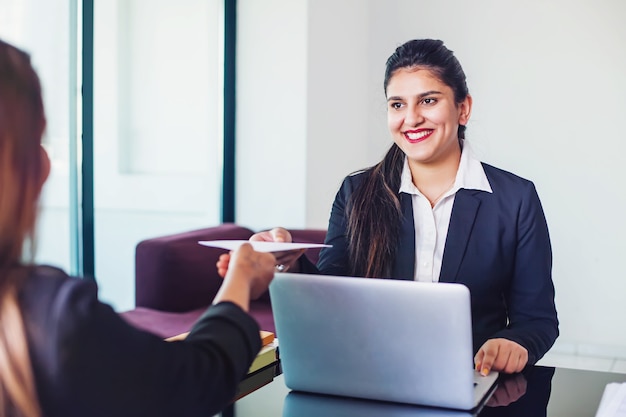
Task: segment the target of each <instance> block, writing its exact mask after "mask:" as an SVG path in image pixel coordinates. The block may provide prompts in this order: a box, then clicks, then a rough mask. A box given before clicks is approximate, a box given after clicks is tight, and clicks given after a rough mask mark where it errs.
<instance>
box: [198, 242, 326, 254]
mask: <svg viewBox="0 0 626 417" xmlns="http://www.w3.org/2000/svg"><path fill="white" fill-rule="evenodd" d="M198 243H199V244H201V245H204V246H210V247H214V248H222V249H228V250H235V249H237V248H238V247H239V246H241V244H242V243H249V244H251V245H252V248H254V250H255V251H258V252H283V251H288V250H296V249H309V248H329V247H331V246H332V245H324V244H322V243H297V242H291V243H287V242H257V241H250V240H201V241H199V242H198Z"/></svg>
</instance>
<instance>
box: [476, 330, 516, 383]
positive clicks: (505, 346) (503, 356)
mask: <svg viewBox="0 0 626 417" xmlns="http://www.w3.org/2000/svg"><path fill="white" fill-rule="evenodd" d="M527 363H528V350H526V348H525V347H523V346H522V345H520V344H518V343H515V342H513V341H512V340H509V339H503V338H498V339H489V340H487V341H486V342H485V343H484V344H483V345H482V346H481V347H480V349H478V353H476V356H474V364H475V366H476V370H477V371H480V373H481V374H483V375H487V374H489V372H491V370H494V371H498V372H504V373H505V374H512V373H515V372H521V371H522V369H524V367H525V366H526V364H527Z"/></svg>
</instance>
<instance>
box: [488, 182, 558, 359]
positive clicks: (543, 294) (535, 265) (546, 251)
mask: <svg viewBox="0 0 626 417" xmlns="http://www.w3.org/2000/svg"><path fill="white" fill-rule="evenodd" d="M517 229H518V230H517V235H518V244H517V248H516V254H515V268H514V271H513V277H512V280H511V285H510V288H509V290H508V292H507V293H506V294H505V300H506V304H507V306H508V316H509V324H508V326H507V328H506V329H503V330H501V331H499V332H497V333H496V334H495V335H493V336H492V337H493V338H496V337H504V338H507V339H510V340H513V341H515V342H516V343H518V344H520V345H522V346H524V347H525V348H526V349H527V350H528V364H529V365H532V364H534V363H536V362H537V361H538V360H539V359H541V357H543V355H544V354H545V353H546V352H547V351H548V350H549V349H550V347H552V345H553V344H554V341H555V340H556V338H557V337H558V335H559V321H558V319H557V312H556V306H555V302H554V297H555V293H554V284H553V282H552V249H551V245H550V236H549V233H548V225H547V223H546V219H545V216H544V213H543V209H542V206H541V202H540V200H539V196H538V195H537V191H536V189H535V187H534V185H533V184H532V183H528V186H527V187H526V190H525V196H524V198H523V204H522V206H521V207H520V210H519V215H518V224H517Z"/></svg>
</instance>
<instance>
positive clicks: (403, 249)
mask: <svg viewBox="0 0 626 417" xmlns="http://www.w3.org/2000/svg"><path fill="white" fill-rule="evenodd" d="M483 168H484V170H485V174H486V175H487V178H488V180H489V184H490V185H491V188H492V191H493V193H488V192H484V191H478V190H466V189H461V190H459V191H458V192H457V193H456V196H455V199H454V205H453V208H452V215H451V219H450V226H449V229H448V236H447V239H446V244H445V248H444V254H443V260H442V266H441V273H440V278H439V281H440V282H459V283H462V284H465V285H466V286H467V287H468V288H469V290H470V293H471V304H472V322H473V335H474V351H475V352H477V351H478V349H479V348H480V346H482V344H483V343H484V342H485V341H486V340H487V339H491V338H499V337H502V338H506V339H510V340H513V341H515V342H517V343H519V344H520V345H522V346H524V347H525V348H526V349H527V350H528V356H529V357H528V363H529V364H534V363H535V362H536V361H537V360H539V359H540V358H541V357H542V356H543V355H544V354H545V353H546V352H547V351H548V349H550V347H551V346H552V345H553V343H554V341H555V340H556V338H557V336H558V334H559V331H558V319H557V313H556V307H555V304H554V285H553V283H552V249H551V246H550V237H549V234H548V226H547V224H546V219H545V216H544V213H543V209H542V207H541V202H540V201H539V196H538V195H537V191H536V190H535V186H534V184H533V183H532V182H530V181H528V180H525V179H523V178H520V177H518V176H516V175H514V174H511V173H510V172H506V171H503V170H501V169H498V168H495V167H492V166H490V165H487V164H484V163H483ZM364 175H365V174H364V173H363V172H361V173H357V174H354V175H351V176H348V177H346V178H345V179H344V181H343V184H342V186H341V188H340V189H339V191H338V193H337V196H336V198H335V201H334V203H333V207H332V211H331V215H330V221H329V225H328V233H327V236H326V242H325V243H327V244H329V245H332V247H331V248H324V249H323V250H322V252H321V253H320V259H319V262H318V264H317V268H316V269H317V271H316V270H312V269H311V268H310V266H309V267H308V268H307V266H306V265H303V272H319V273H322V274H326V275H343V276H345V275H349V268H348V262H349V260H348V251H347V245H348V242H347V239H346V224H347V218H346V204H347V202H348V200H349V198H350V196H351V195H352V192H353V190H354V189H355V188H356V187H357V186H358V185H359V184H360V183H361V181H362V180H363V178H364ZM399 198H400V201H401V206H402V213H403V219H402V227H401V236H400V238H399V242H398V248H397V252H396V259H395V266H394V268H393V273H392V276H391V277H388V278H393V279H406V280H413V279H414V275H415V265H416V259H415V226H414V221H413V207H412V200H411V196H410V195H409V194H405V193H400V194H399ZM381 221H382V219H381ZM382 278H385V277H382Z"/></svg>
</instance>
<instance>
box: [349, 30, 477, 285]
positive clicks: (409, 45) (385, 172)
mask: <svg viewBox="0 0 626 417" xmlns="http://www.w3.org/2000/svg"><path fill="white" fill-rule="evenodd" d="M402 68H425V69H428V70H430V71H431V72H432V73H433V74H434V75H435V76H437V77H438V78H439V79H440V80H441V82H443V83H444V84H446V85H447V86H448V87H450V88H451V89H452V91H453V92H454V99H455V101H456V102H457V103H461V102H462V101H463V100H465V98H466V97H467V96H468V94H469V92H468V89H467V84H466V81H465V73H464V72H463V69H462V68H461V64H460V63H459V61H458V60H457V59H456V57H455V56H454V54H453V53H452V51H450V50H449V49H448V48H446V47H445V46H444V44H443V42H442V41H440V40H434V39H415V40H411V41H408V42H406V43H404V44H402V45H401V46H399V47H398V48H397V49H396V50H395V52H394V53H393V54H392V55H391V56H390V57H389V59H387V64H386V69H385V80H384V89H385V95H386V94H387V85H388V84H389V80H390V79H391V77H393V75H394V74H395V73H396V71H398V70H399V69H402ZM458 138H459V140H462V139H464V138H465V126H459V130H458ZM403 166H404V152H402V150H401V149H400V148H399V147H398V146H397V145H396V144H393V145H392V146H391V148H390V149H389V151H388V152H387V154H386V155H385V157H384V158H383V160H382V161H380V162H379V163H378V164H376V165H374V166H373V167H371V168H369V169H367V170H366V171H365V172H364V173H363V174H362V175H364V179H363V182H362V183H361V184H360V185H359V186H358V187H357V188H356V189H355V191H354V193H353V194H352V196H351V198H350V200H349V201H348V206H347V212H348V230H347V234H348V242H349V244H348V248H349V249H348V250H349V256H350V262H349V264H350V265H351V268H352V270H351V273H352V275H356V276H364V277H374V278H376V277H378V278H381V277H390V276H391V274H392V270H393V264H394V261H395V255H396V248H397V245H398V239H399V235H400V233H399V232H400V226H401V221H402V210H401V207H400V198H399V193H398V191H399V189H400V177H401V175H402V168H403Z"/></svg>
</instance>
